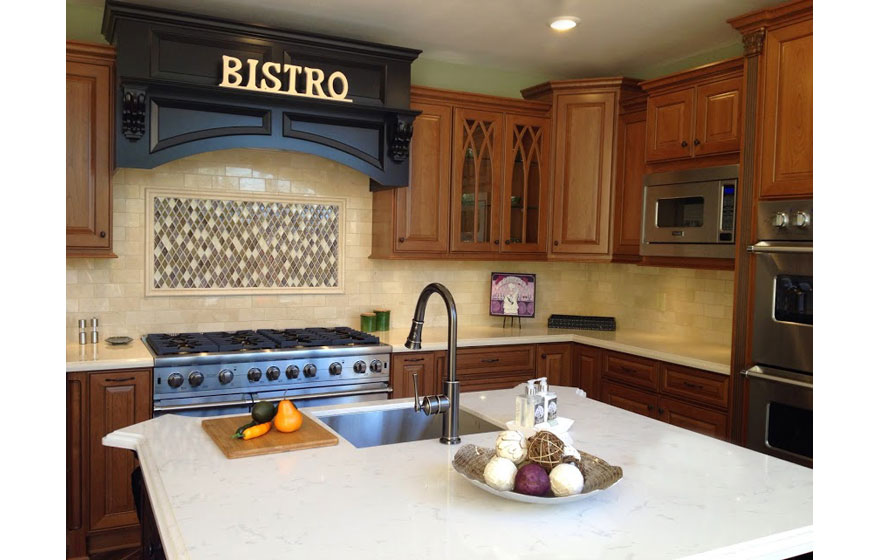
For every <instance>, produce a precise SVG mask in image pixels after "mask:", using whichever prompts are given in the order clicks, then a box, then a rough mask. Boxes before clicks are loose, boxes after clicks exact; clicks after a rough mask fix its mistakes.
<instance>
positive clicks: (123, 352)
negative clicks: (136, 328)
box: [67, 338, 153, 372]
mask: <svg viewBox="0 0 880 560" xmlns="http://www.w3.org/2000/svg"><path fill="white" fill-rule="evenodd" d="M138 367H148V368H151V367H153V355H152V354H150V351H149V350H147V347H146V346H144V343H143V342H142V341H141V340H140V339H137V338H136V339H134V340H132V341H131V342H129V343H128V344H122V345H113V344H108V343H107V342H104V341H101V342H99V343H97V344H76V343H74V344H68V345H67V371H68V372H72V371H101V370H108V369H126V368H138Z"/></svg>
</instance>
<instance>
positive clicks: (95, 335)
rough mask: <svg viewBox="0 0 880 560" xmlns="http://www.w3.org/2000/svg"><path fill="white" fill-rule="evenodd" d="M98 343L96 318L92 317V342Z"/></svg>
mask: <svg viewBox="0 0 880 560" xmlns="http://www.w3.org/2000/svg"><path fill="white" fill-rule="evenodd" d="M97 343H98V318H97V317H92V344H97Z"/></svg>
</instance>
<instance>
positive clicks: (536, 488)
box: [513, 463, 550, 496]
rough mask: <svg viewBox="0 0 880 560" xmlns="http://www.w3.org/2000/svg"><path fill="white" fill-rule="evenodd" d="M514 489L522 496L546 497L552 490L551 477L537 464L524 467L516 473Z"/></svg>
mask: <svg viewBox="0 0 880 560" xmlns="http://www.w3.org/2000/svg"><path fill="white" fill-rule="evenodd" d="M513 489H514V490H516V491H517V492H519V493H520V494H528V495H530V496H544V495H545V494H547V491H548V490H550V476H548V475H547V471H545V470H544V468H543V467H541V465H538V464H537V463H529V464H527V465H523V466H521V467H520V468H519V470H518V471H517V472H516V478H515V479H514V483H513Z"/></svg>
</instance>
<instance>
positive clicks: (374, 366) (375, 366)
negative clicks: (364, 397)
mask: <svg viewBox="0 0 880 560" xmlns="http://www.w3.org/2000/svg"><path fill="white" fill-rule="evenodd" d="M370 371H371V372H373V373H382V361H381V360H373V361H372V362H370Z"/></svg>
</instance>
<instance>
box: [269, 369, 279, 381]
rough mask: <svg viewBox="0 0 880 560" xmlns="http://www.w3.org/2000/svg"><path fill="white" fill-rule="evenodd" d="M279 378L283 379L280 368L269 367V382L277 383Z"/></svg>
mask: <svg viewBox="0 0 880 560" xmlns="http://www.w3.org/2000/svg"><path fill="white" fill-rule="evenodd" d="M279 377H281V370H280V369H279V368H277V367H275V366H269V367H268V368H266V378H268V379H269V381H275V380H276V379H278V378H279Z"/></svg>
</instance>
